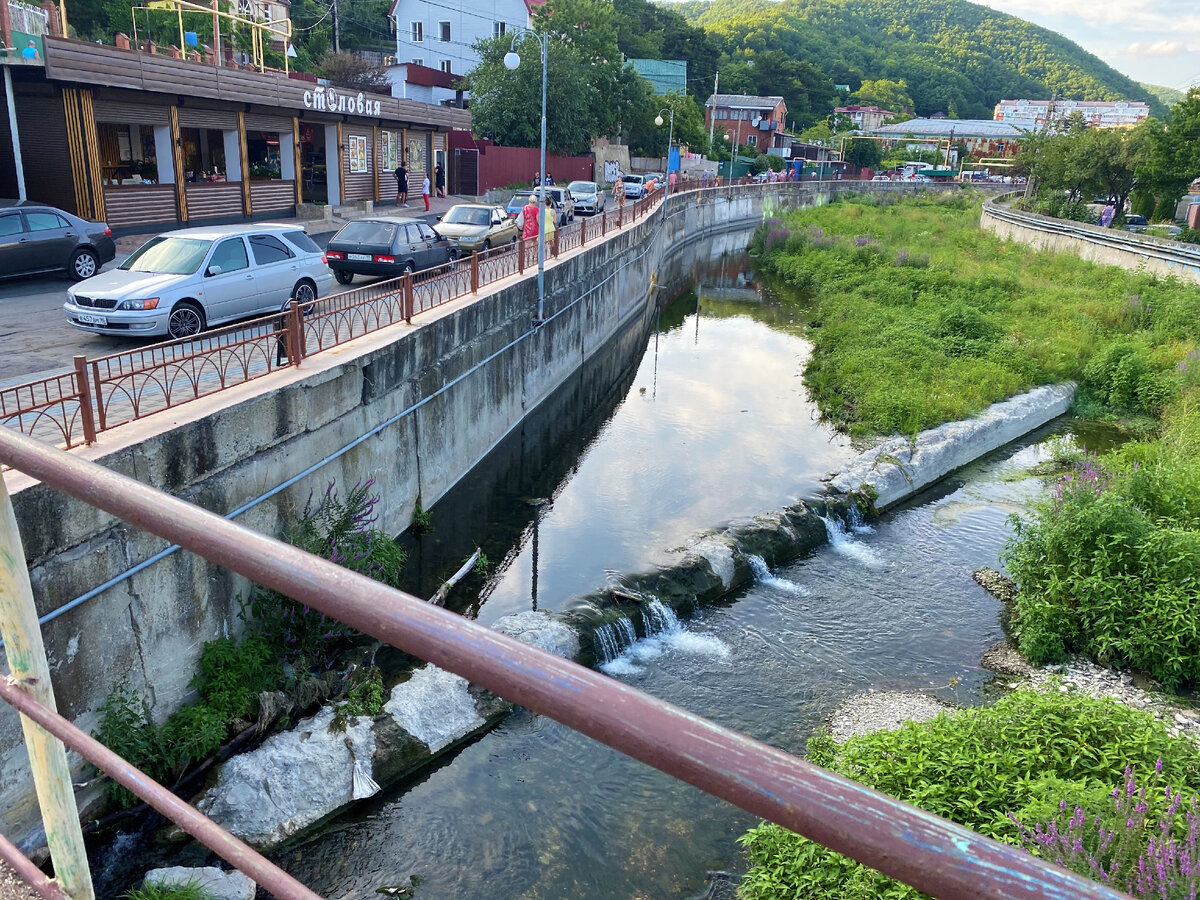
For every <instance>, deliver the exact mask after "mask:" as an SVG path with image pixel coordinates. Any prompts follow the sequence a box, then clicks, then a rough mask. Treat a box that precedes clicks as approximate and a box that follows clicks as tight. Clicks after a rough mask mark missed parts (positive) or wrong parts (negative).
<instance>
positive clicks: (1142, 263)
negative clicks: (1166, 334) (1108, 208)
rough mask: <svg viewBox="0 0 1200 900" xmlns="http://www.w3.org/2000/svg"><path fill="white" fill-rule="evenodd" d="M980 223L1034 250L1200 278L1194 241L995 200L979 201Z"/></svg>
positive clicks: (1199, 254) (1199, 252)
mask: <svg viewBox="0 0 1200 900" xmlns="http://www.w3.org/2000/svg"><path fill="white" fill-rule="evenodd" d="M980 225H981V226H982V227H983V228H986V229H988V230H989V231H991V232H993V233H995V234H997V235H999V236H1000V237H1006V238H1010V239H1012V240H1014V241H1020V242H1021V243H1023V244H1029V245H1030V246H1032V247H1036V248H1037V249H1039V250H1053V251H1057V252H1061V253H1073V254H1075V255H1076V256H1078V257H1079V258H1080V259H1086V260H1088V261H1089V262H1094V263H1100V264H1102V265H1109V266H1120V267H1121V268H1123V269H1135V270H1142V271H1146V272H1151V273H1153V274H1156V275H1163V276H1166V275H1175V276H1177V277H1178V278H1180V279H1182V280H1184V281H1195V282H1200V246H1198V245H1196V244H1184V243H1181V242H1179V241H1170V240H1166V239H1164V238H1158V237H1153V236H1151V235H1142V234H1133V233H1130V232H1128V231H1120V230H1117V229H1112V228H1101V227H1100V226H1098V225H1086V224H1084V223H1082V222H1071V221H1069V220H1066V219H1054V218H1051V217H1049V216H1042V215H1038V214H1037V213H1029V212H1021V211H1018V210H1015V209H1012V208H1011V207H1009V206H1007V205H1006V204H1005V203H1004V202H1003V201H1001V200H1000V199H994V200H989V201H988V202H986V203H985V204H984V206H983V214H982V216H981V217H980Z"/></svg>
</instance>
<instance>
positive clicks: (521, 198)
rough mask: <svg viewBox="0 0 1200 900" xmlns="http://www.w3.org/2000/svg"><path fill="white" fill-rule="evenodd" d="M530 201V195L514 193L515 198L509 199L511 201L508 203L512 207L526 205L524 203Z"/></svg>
mask: <svg viewBox="0 0 1200 900" xmlns="http://www.w3.org/2000/svg"><path fill="white" fill-rule="evenodd" d="M528 202H529V195H528V194H514V195H513V198H512V199H511V200H509V201H508V205H509V206H510V207H512V206H524V205H525V204H526V203H528Z"/></svg>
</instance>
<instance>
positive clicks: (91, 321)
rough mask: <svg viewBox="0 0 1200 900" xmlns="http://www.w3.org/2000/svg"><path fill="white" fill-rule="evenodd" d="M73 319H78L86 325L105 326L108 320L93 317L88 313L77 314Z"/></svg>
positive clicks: (102, 317)
mask: <svg viewBox="0 0 1200 900" xmlns="http://www.w3.org/2000/svg"><path fill="white" fill-rule="evenodd" d="M75 318H76V319H78V320H79V321H80V322H84V323H86V324H88V325H107V324H108V319H106V318H104V316H93V315H90V314H89V313H77V314H76V316H75Z"/></svg>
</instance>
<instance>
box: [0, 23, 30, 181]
mask: <svg viewBox="0 0 1200 900" xmlns="http://www.w3.org/2000/svg"><path fill="white" fill-rule="evenodd" d="M0 4H3V5H4V6H5V7H7V6H8V2H7V0H0ZM4 99H5V100H6V101H7V102H8V131H9V134H10V135H11V136H12V147H13V162H14V164H15V165H16V168H17V199H18V200H25V199H27V198H26V196H25V163H24V161H23V160H22V159H21V134H20V132H19V131H18V130H17V101H16V100H15V99H14V98H13V86H12V71H11V69H10V68H9V67H8V66H5V67H4Z"/></svg>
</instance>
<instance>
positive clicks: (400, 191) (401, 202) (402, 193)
mask: <svg viewBox="0 0 1200 900" xmlns="http://www.w3.org/2000/svg"><path fill="white" fill-rule="evenodd" d="M394 174H395V176H396V205H397V206H408V169H406V168H405V167H404V163H403V162H402V163H400V165H398V166H396V171H395V173H394Z"/></svg>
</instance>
